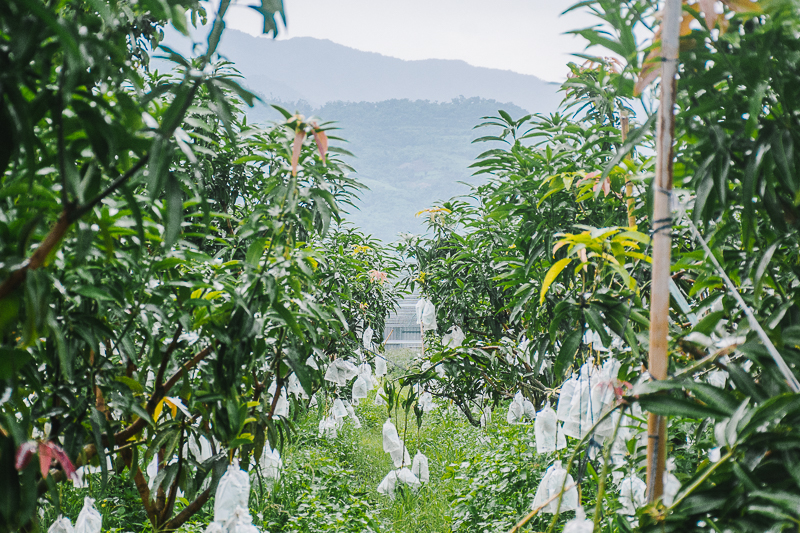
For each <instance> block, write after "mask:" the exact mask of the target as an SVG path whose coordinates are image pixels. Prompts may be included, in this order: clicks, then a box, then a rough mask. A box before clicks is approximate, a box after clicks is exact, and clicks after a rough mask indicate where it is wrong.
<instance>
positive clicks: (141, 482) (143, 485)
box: [122, 449, 158, 526]
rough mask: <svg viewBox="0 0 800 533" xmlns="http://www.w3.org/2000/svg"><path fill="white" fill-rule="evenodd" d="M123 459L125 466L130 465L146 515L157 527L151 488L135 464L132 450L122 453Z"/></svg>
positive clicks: (129, 468)
mask: <svg viewBox="0 0 800 533" xmlns="http://www.w3.org/2000/svg"><path fill="white" fill-rule="evenodd" d="M122 459H123V460H124V461H125V464H126V465H128V470H129V471H130V472H131V474H132V475H133V483H134V485H136V490H137V492H139V499H141V500H142V506H143V507H144V510H145V513H147V519H148V520H150V523H151V524H153V525H154V526H155V525H156V521H157V519H158V518H157V516H156V512H155V509H153V505H152V503H151V502H150V487H149V486H148V485H147V481H146V480H145V479H144V474H143V473H142V469H141V468H139V465H138V464H134V462H133V452H132V451H131V450H130V449H126V450H123V451H122ZM134 471H135V472H134Z"/></svg>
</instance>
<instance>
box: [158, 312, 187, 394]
mask: <svg viewBox="0 0 800 533" xmlns="http://www.w3.org/2000/svg"><path fill="white" fill-rule="evenodd" d="M181 333H183V325H182V324H178V329H176V330H175V335H173V336H172V342H171V343H170V344H169V346H168V347H167V350H166V351H165V352H164V355H163V356H162V358H161V366H160V367H159V368H158V374H156V382H155V383H156V386H155V388H156V390H158V389H159V388H161V387H162V386H163V384H164V373H165V372H166V371H167V366H168V365H169V359H170V356H171V355H172V352H174V351H175V349H176V348H177V347H178V338H179V337H180V336H181Z"/></svg>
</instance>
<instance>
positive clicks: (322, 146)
mask: <svg viewBox="0 0 800 533" xmlns="http://www.w3.org/2000/svg"><path fill="white" fill-rule="evenodd" d="M314 141H316V143H317V150H319V156H320V157H321V158H322V160H323V161H325V155H326V154H327V153H328V136H327V135H325V132H324V131H322V130H318V129H317V128H314Z"/></svg>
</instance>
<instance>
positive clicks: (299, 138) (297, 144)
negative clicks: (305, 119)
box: [292, 129, 306, 176]
mask: <svg viewBox="0 0 800 533" xmlns="http://www.w3.org/2000/svg"><path fill="white" fill-rule="evenodd" d="M305 138H306V132H305V131H303V130H302V129H298V130H297V131H296V132H295V134H294V143H292V176H297V164H298V163H299V162H300V149H301V148H302V147H303V140H304V139H305Z"/></svg>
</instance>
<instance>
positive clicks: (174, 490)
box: [159, 429, 186, 522]
mask: <svg viewBox="0 0 800 533" xmlns="http://www.w3.org/2000/svg"><path fill="white" fill-rule="evenodd" d="M185 438H186V432H185V430H184V429H181V438H180V443H179V444H178V473H177V474H176V475H175V481H173V483H172V487H170V491H169V497H168V498H167V505H166V506H165V507H164V510H163V511H162V513H161V518H160V520H159V522H166V520H167V517H168V516H170V515H171V514H172V510H173V509H174V508H175V497H176V496H177V494H178V485H179V484H180V479H181V472H182V471H183V463H184V458H183V445H184V443H185V442H186V441H185Z"/></svg>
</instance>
